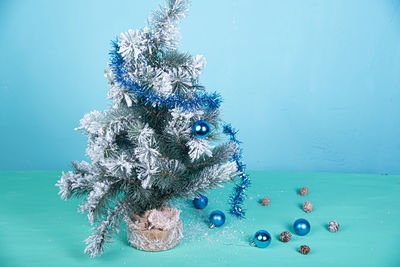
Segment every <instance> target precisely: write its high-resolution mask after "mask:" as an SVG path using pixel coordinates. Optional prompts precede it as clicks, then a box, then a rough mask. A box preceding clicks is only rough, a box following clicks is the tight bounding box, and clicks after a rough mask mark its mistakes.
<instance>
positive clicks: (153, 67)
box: [57, 0, 249, 257]
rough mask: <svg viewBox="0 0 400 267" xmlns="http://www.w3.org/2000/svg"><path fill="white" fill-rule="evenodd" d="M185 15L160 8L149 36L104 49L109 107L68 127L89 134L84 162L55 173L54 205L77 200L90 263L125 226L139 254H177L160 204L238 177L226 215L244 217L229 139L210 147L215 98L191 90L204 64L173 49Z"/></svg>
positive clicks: (178, 8) (173, 220)
mask: <svg viewBox="0 0 400 267" xmlns="http://www.w3.org/2000/svg"><path fill="white" fill-rule="evenodd" d="M186 11H187V3H186V1H184V0H169V1H168V2H167V4H166V6H165V7H161V8H159V9H158V10H156V11H155V12H154V13H153V14H152V16H151V17H150V19H149V27H145V28H143V29H141V30H129V31H128V32H126V33H122V34H121V35H120V37H119V38H118V39H117V40H116V41H115V42H113V49H112V51H111V62H110V63H109V65H108V68H107V71H106V74H105V76H106V77H107V78H108V81H109V86H110V88H109V92H108V97H109V98H110V99H112V100H113V105H112V106H111V107H110V108H109V109H108V110H106V111H104V112H99V111H93V112H91V113H88V114H86V115H85V116H84V118H83V119H82V120H81V121H80V124H81V125H80V127H79V128H77V129H79V130H83V131H84V132H85V133H86V134H87V135H88V147H87V154H88V155H89V157H90V158H91V161H92V163H88V162H85V161H82V162H73V168H74V170H73V171H69V172H63V174H62V177H61V179H60V180H59V181H58V183H57V186H59V188H60V194H61V198H62V199H68V198H71V197H82V198H84V199H85V200H84V202H83V204H81V206H80V211H81V212H83V213H87V214H88V218H89V221H90V222H91V223H92V224H93V225H94V228H93V233H92V235H91V236H90V237H89V238H88V239H87V240H86V243H87V244H88V245H87V247H86V249H85V253H88V254H90V256H91V257H94V256H96V255H100V254H101V253H102V252H103V246H104V244H106V243H107V242H108V241H109V239H110V238H111V234H112V233H113V232H116V231H118V228H119V226H120V224H121V223H122V222H124V221H126V222H127V223H128V235H131V237H130V241H131V243H133V245H134V246H135V247H137V248H139V249H145V250H162V249H167V248H170V247H172V246H174V245H176V243H177V242H179V239H180V238H181V232H182V230H181V229H182V223H181V221H180V219H179V211H177V210H175V209H173V208H171V207H169V206H168V203H169V201H170V200H172V199H175V198H188V197H193V196H195V195H196V194H198V193H201V192H205V191H206V190H207V189H211V188H215V187H218V186H220V184H221V183H223V182H226V181H229V180H231V179H232V178H233V177H234V176H235V175H237V174H238V175H239V177H240V178H241V181H240V183H239V184H238V185H237V186H236V188H235V191H234V193H233V196H232V197H231V201H232V205H233V206H232V210H231V213H232V214H235V215H237V216H239V217H240V216H243V211H242V209H241V207H240V205H241V204H242V202H243V199H244V190H245V188H246V186H247V185H248V184H249V178H248V176H247V175H246V174H245V173H244V165H243V164H242V163H241V161H240V149H239V148H238V141H237V140H236V137H235V134H236V132H235V131H234V130H233V129H232V128H231V127H230V126H229V125H226V126H224V127H223V132H224V133H225V134H227V135H229V136H230V141H229V142H226V143H223V144H219V145H217V146H213V144H214V143H215V141H217V140H218V133H219V132H221V131H220V129H221V127H220V125H221V120H220V119H219V107H220V103H221V99H220V97H219V95H218V94H216V93H213V94H207V93H206V92H205V91H204V88H203V86H201V85H200V84H199V82H198V76H199V74H200V71H201V70H202V68H203V67H204V66H205V59H204V57H203V56H200V55H197V56H194V57H193V56H191V55H189V54H187V53H182V52H179V51H178V50H177V46H178V41H179V33H178V30H177V28H176V25H177V23H178V21H179V19H181V18H182V17H184V15H185V12H186ZM177 218H178V219H177ZM157 225H159V227H158V228H157ZM141 227H142V228H141ZM151 228H157V231H158V232H157V233H154V231H153V232H152V229H151ZM172 228H174V229H175V228H176V229H175V230H174V229H172ZM129 229H131V231H130V232H129ZM171 229H172V230H171ZM167 230H168V231H169V232H168V231H167ZM140 231H142V233H140ZM145 231H149V232H148V233H149V234H148V233H147V232H145ZM165 231H167V232H168V233H167V235H168V236H167V235H166V234H165V233H164V232H165ZM163 239H168V240H167V241H166V240H164V241H163ZM160 240H161V241H160ZM160 242H161V243H160ZM153 245H154V246H153Z"/></svg>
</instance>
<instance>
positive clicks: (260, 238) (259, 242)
mask: <svg viewBox="0 0 400 267" xmlns="http://www.w3.org/2000/svg"><path fill="white" fill-rule="evenodd" d="M269 244H271V235H270V234H269V233H268V232H267V231H265V230H260V231H257V233H255V234H254V237H253V242H251V246H257V247H259V248H266V247H268V246H269Z"/></svg>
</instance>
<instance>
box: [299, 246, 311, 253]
mask: <svg viewBox="0 0 400 267" xmlns="http://www.w3.org/2000/svg"><path fill="white" fill-rule="evenodd" d="M310 251H311V249H310V247H309V246H307V245H301V246H300V248H299V250H298V252H300V253H301V254H304V255H307V254H308V253H310Z"/></svg>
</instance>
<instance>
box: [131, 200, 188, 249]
mask: <svg viewBox="0 0 400 267" xmlns="http://www.w3.org/2000/svg"><path fill="white" fill-rule="evenodd" d="M180 213H181V211H180V210H177V209H174V208H172V207H169V206H163V207H161V208H159V209H153V210H148V211H146V212H145V213H144V214H143V215H142V216H138V215H135V214H133V215H132V217H131V218H128V219H127V225H128V231H127V233H128V241H129V243H130V245H131V246H133V247H135V248H137V249H139V250H145V251H162V250H167V249H170V248H173V247H175V246H176V245H177V244H178V243H179V241H180V240H181V238H182V236H183V235H182V220H181V218H180V217H179V214H180Z"/></svg>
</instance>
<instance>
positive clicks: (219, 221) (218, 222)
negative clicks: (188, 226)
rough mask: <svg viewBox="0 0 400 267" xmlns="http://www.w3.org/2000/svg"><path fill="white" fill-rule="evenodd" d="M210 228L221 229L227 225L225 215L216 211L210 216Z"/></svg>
mask: <svg viewBox="0 0 400 267" xmlns="http://www.w3.org/2000/svg"><path fill="white" fill-rule="evenodd" d="M210 223H211V224H210V228H214V227H220V226H222V225H223V224H224V223H225V214H224V213H223V212H222V211H220V210H214V211H213V212H211V214H210Z"/></svg>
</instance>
